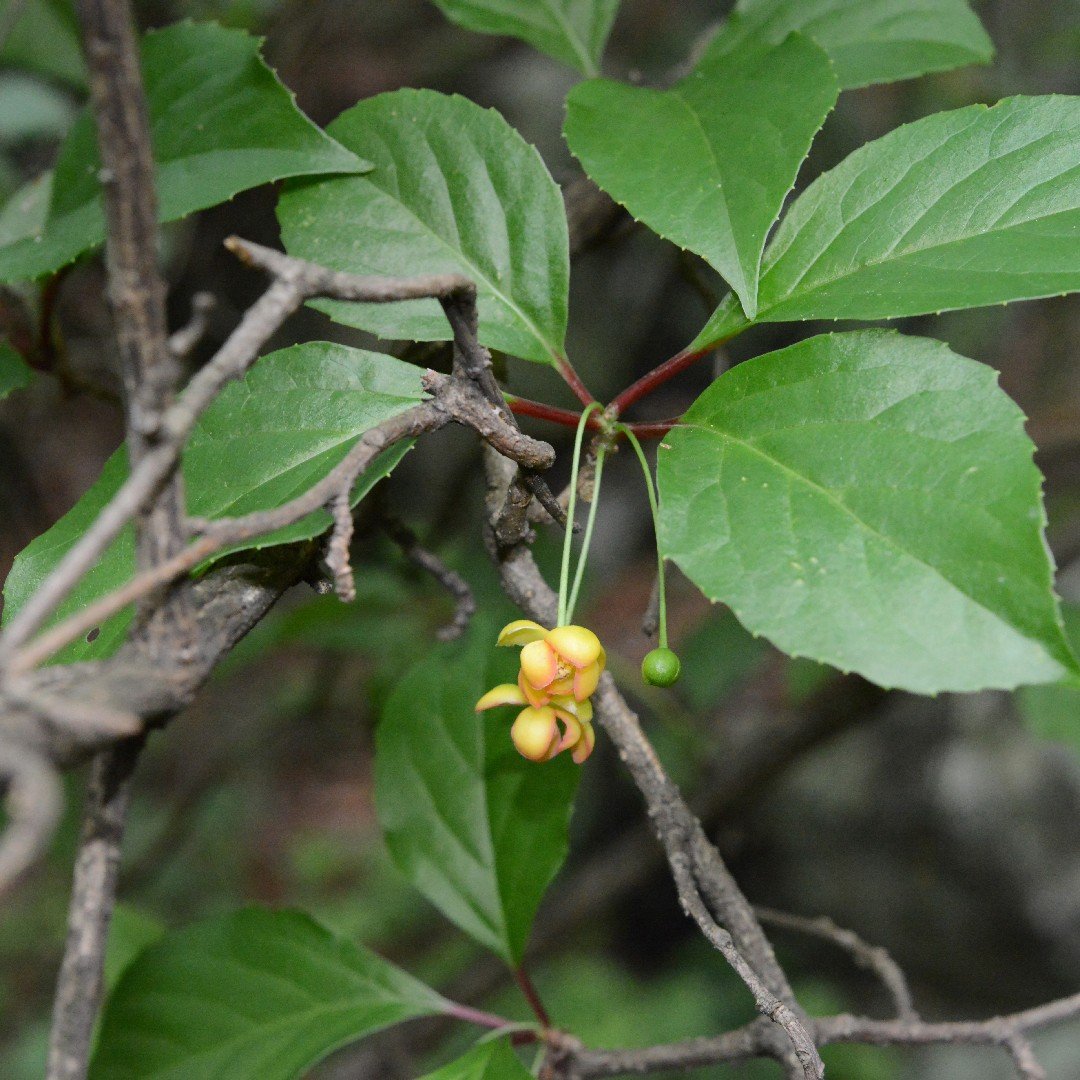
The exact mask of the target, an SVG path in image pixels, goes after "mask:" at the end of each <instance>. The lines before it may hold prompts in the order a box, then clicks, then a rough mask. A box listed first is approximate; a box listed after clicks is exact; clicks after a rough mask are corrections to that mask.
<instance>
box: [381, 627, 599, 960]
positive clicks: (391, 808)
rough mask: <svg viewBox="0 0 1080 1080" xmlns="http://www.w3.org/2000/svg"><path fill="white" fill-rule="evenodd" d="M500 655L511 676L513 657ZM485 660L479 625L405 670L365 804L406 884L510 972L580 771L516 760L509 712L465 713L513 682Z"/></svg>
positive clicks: (560, 849) (559, 850)
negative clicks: (372, 808)
mask: <svg viewBox="0 0 1080 1080" xmlns="http://www.w3.org/2000/svg"><path fill="white" fill-rule="evenodd" d="M511 651H512V652H513V653H514V654H515V655H512V656H510V655H505V653H509V652H511ZM500 652H501V653H502V652H503V651H502V650H500ZM505 653H504V655H503V656H502V659H503V660H504V661H505V664H506V665H508V666H509V667H510V668H512V665H513V664H515V663H516V661H517V656H516V650H505ZM494 654H495V634H494V633H492V632H491V629H490V627H485V626H479V627H477V628H475V629H474V631H473V633H472V634H470V637H469V640H468V642H466V643H456V644H455V645H453V646H445V647H442V648H439V649H438V650H436V651H435V652H434V653H433V655H432V656H431V657H429V658H428V659H427V660H424V661H423V662H421V663H420V664H418V665H416V666H415V667H413V668H411V669H410V670H409V671H407V672H406V673H405V675H404V677H403V678H402V679H401V682H400V683H399V685H398V686H397V687H396V689H395V690H394V692H393V694H392V695H391V696H390V698H389V700H388V701H387V704H386V708H385V710H384V713H383V718H382V722H381V723H380V725H379V729H378V733H377V737H376V755H375V800H376V805H377V807H378V812H379V820H380V821H381V822H382V827H383V830H384V832H385V834H386V843H387V846H388V847H389V849H390V854H391V855H392V856H393V858H394V861H395V862H396V863H397V864H398V866H400V867H401V869H402V871H403V872H404V874H405V875H406V877H408V878H409V880H410V881H411V882H412V883H413V885H415V886H416V888H417V889H419V890H420V892H422V893H423V894H424V895H425V896H426V897H427V898H428V899H429V900H430V901H431V902H432V903H433V904H435V906H436V907H438V908H439V910H440V911H442V913H443V914H444V915H446V917H447V918H449V919H451V920H452V921H453V922H455V923H457V925H458V926H460V927H461V929H462V930H464V931H465V932H466V933H468V934H470V935H471V936H472V937H474V938H475V939H476V940H477V941H479V942H480V943H481V944H482V945H485V946H487V947H488V948H489V949H491V950H492V951H494V952H496V953H498V954H499V955H500V956H501V957H503V959H504V960H506V961H507V962H508V963H510V964H516V963H519V962H520V961H521V958H522V955H523V953H524V951H525V946H526V943H527V941H528V937H529V931H530V929H531V926H532V921H533V918H534V916H535V915H536V909H537V907H538V906H539V904H540V900H541V898H542V897H543V895H544V892H545V890H546V889H547V886H548V884H549V883H550V881H551V879H552V878H553V877H554V876H555V873H556V872H557V871H558V869H559V867H560V866H561V865H562V862H563V860H564V859H565V857H566V851H567V845H568V840H567V829H568V826H569V821H570V810H571V805H572V802H573V797H574V792H575V790H576V788H577V783H578V774H579V769H578V767H577V766H576V765H574V764H573V762H571V761H570V760H569V758H568V756H567V755H566V754H562V755H560V756H559V757H557V758H555V760H554V761H549V762H546V763H545V764H542V765H537V764H535V763H534V762H530V761H526V760H525V759H524V758H522V757H520V756H519V755H518V753H517V751H516V750H515V749H514V746H513V744H512V743H511V741H510V725H511V722H512V720H513V715H514V714H513V713H512V712H510V711H509V710H507V709H494V710H491V711H490V712H486V713H481V714H479V715H477V714H476V713H475V712H474V711H473V705H474V704H475V702H476V701H477V700H478V699H479V698H480V696H481V695H482V694H483V693H484V692H485V691H487V690H489V689H490V688H491V687H492V686H493V685H495V684H496V683H497V682H505V681H508V680H509V679H511V678H513V676H512V675H511V674H510V670H505V671H504V673H503V676H502V677H501V678H499V677H497V676H496V675H495V674H493V673H492V663H491V662H492V660H494V659H495V655H494Z"/></svg>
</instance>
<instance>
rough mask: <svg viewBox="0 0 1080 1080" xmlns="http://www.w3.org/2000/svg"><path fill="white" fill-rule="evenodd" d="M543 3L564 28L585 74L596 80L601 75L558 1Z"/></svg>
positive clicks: (545, 0) (547, 0)
mask: <svg viewBox="0 0 1080 1080" xmlns="http://www.w3.org/2000/svg"><path fill="white" fill-rule="evenodd" d="M543 3H544V7H546V8H547V9H548V11H550V12H551V14H552V16H553V17H554V19H555V21H556V22H557V23H558V24H559V25H560V26H561V27H562V28H563V32H564V33H565V34H566V40H567V41H569V42H570V45H571V47H572V48H573V50H574V52H575V53H577V56H578V59H579V60H580V61H581V62H582V66H583V67H584V69H585V74H586V75H588V76H589V78H590V79H594V78H596V76H597V75H598V74H599V72H598V71H597V69H596V64H594V63H593V58H592V57H591V56H590V55H589V53H588V51H587V50H586V48H585V42H584V41H582V40H581V38H580V37H578V34H577V31H576V30H575V29H574V27H573V24H572V23H571V22H570V20H569V19H568V18H567V17H566V16H565V15H564V14H563V11H562V9H561V8H560V7H559V4H558V0H543Z"/></svg>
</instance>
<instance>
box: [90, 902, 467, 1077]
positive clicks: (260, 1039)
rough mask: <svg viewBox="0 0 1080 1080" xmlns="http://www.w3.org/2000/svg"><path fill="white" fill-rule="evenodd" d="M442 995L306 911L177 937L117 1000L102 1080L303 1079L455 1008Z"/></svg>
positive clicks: (98, 1060) (138, 970)
mask: <svg viewBox="0 0 1080 1080" xmlns="http://www.w3.org/2000/svg"><path fill="white" fill-rule="evenodd" d="M445 1007H446V1002H445V1001H444V999H442V998H441V997H439V995H438V994H436V993H435V992H434V991H433V990H430V989H428V987H426V986H424V985H423V984H422V983H419V982H417V981H416V980H415V979H413V978H411V977H410V976H408V975H406V974H405V972H403V971H400V970H398V969H397V968H395V967H394V966H393V965H391V964H389V963H387V962H386V961H385V960H383V959H381V958H380V957H378V956H376V955H375V954H374V953H372V952H369V951H368V950H366V949H363V948H361V947H359V946H357V945H354V944H353V943H352V942H350V941H347V940H345V939H343V938H337V937H334V935H332V934H331V933H330V932H329V931H327V930H324V929H323V928H322V927H321V926H319V925H318V924H317V923H315V922H313V921H312V920H311V919H310V918H308V916H306V915H304V914H301V913H300V912H291V911H281V912H272V911H265V910H261V909H258V908H250V909H247V910H244V911H238V912H235V913H233V914H230V915H226V916H224V917H221V918H215V919H208V920H207V921H205V922H202V923H197V924H196V925H194V926H191V927H188V928H186V929H184V930H179V931H173V932H170V933H167V934H166V935H165V936H164V937H163V938H162V939H161V940H160V941H159V942H158V943H157V944H156V945H151V946H150V947H149V948H148V949H146V950H145V951H144V952H142V953H141V954H140V955H139V957H138V959H136V960H135V962H134V963H133V964H132V965H131V967H129V968H128V970H127V972H126V973H125V974H124V976H123V978H122V979H121V980H120V983H119V985H118V986H117V988H116V990H115V992H114V993H113V995H112V996H111V997H110V999H109V1002H108V1004H107V1006H106V1009H105V1015H104V1018H103V1021H102V1026H101V1033H100V1037H99V1040H98V1046H97V1051H96V1053H95V1055H94V1058H93V1061H92V1063H91V1066H90V1077H91V1080H209V1078H211V1077H228V1078H229V1080H293V1078H295V1077H297V1076H300V1075H301V1074H302V1073H303V1072H304V1070H306V1069H308V1068H310V1067H311V1066H312V1065H314V1064H315V1063H316V1062H317V1061H320V1060H321V1059H322V1058H324V1057H326V1055H327V1054H329V1053H330V1052H331V1051H333V1050H335V1049H337V1048H338V1047H340V1046H343V1045H345V1044H346V1043H349V1042H352V1041H354V1040H356V1039H360V1038H362V1037H363V1036H365V1035H368V1034H371V1033H372V1032H374V1031H378V1030H380V1029H381V1028H384V1027H388V1026H389V1025H391V1024H399V1023H401V1022H402V1021H404V1020H410V1019H413V1018H414V1017H419V1016H430V1015H432V1014H434V1013H439V1012H442V1011H444V1009H445Z"/></svg>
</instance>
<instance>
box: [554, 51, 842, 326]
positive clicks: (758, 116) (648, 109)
mask: <svg viewBox="0 0 1080 1080" xmlns="http://www.w3.org/2000/svg"><path fill="white" fill-rule="evenodd" d="M837 93H838V88H837V84H836V78H835V76H834V75H833V73H832V65H831V64H830V62H829V58H828V56H826V55H825V53H824V52H822V50H821V49H820V48H819V47H818V46H817V45H815V44H814V43H813V42H812V41H810V40H809V39H808V38H805V37H803V36H802V35H801V34H793V35H792V36H791V37H789V38H787V39H786V40H785V41H784V42H783V43H782V44H780V45H778V46H775V47H773V46H765V47H754V46H748V47H746V48H743V49H738V50H736V51H735V52H734V53H732V54H730V55H728V54H725V53H724V52H723V51H722V50H721V49H719V48H718V47H717V45H716V44H714V45H713V46H712V47H711V48H710V49H709V50H708V51H707V52H706V53H705V55H704V56H703V57H702V59H701V62H700V63H699V64H698V66H697V67H696V68H695V69H694V70H693V71H692V72H691V73H690V74H689V75H688V76H687V77H686V78H685V79H684V80H683V81H682V82H680V83H678V84H677V85H676V86H674V87H673V88H672V89H670V90H649V89H645V88H640V87H632V86H626V85H624V84H622V83H617V82H611V81H608V80H595V81H592V82H586V83H582V84H581V85H580V86H577V87H575V88H574V90H573V91H572V92H571V94H570V97H569V99H568V102H567V114H566V127H565V134H566V140H567V142H568V143H569V144H570V149H571V150H572V151H573V152H574V154H575V155H577V157H578V158H579V159H580V161H581V163H582V165H583V166H584V167H585V171H586V172H587V173H588V174H589V176H590V177H592V179H593V180H594V181H596V183H597V184H599V185H600V187H602V188H603V189H604V190H605V191H606V192H608V194H609V195H611V196H612V197H613V198H614V199H615V200H616V201H617V202H620V203H622V204H623V205H624V206H625V207H626V208H627V209H628V210H629V211H630V213H631V214H633V215H634V217H636V218H637V219H638V220H639V221H643V222H644V223H645V224H646V225H648V226H649V228H651V229H653V230H654V231H655V232H658V233H659V234H660V235H661V236H664V237H667V239H669V240H672V241H674V242H675V243H676V244H678V245H679V246H680V247H683V248H688V249H689V250H691V251H694V252H696V253H697V254H698V255H701V256H702V257H703V258H704V259H706V260H707V261H708V262H709V263H711V264H712V265H713V266H714V267H715V268H716V269H717V270H718V271H719V272H720V273H721V274H722V275H723V276H724V277H725V278H726V279H727V281H728V283H729V284H730V285H731V287H732V289H733V290H734V291H735V294H736V295H737V296H738V297H739V299H740V300H741V301H742V305H743V308H744V309H745V311H746V313H747V315H748V316H749V317H750V318H753V316H754V315H755V314H756V312H757V291H758V268H759V266H760V264H761V252H762V249H763V248H764V246H765V238H766V236H767V235H768V232H769V229H770V228H772V225H773V223H774V222H775V221H776V218H777V216H778V215H779V213H780V208H781V206H782V205H783V202H784V198H785V196H786V195H787V193H788V192H789V191H790V190H791V186H792V184H794V183H795V176H796V174H797V173H798V171H799V165H800V164H801V163H802V160H803V158H804V157H805V156H806V154H807V151H808V150H809V149H810V143H811V141H812V140H813V138H814V135H815V133H816V132H817V130H818V128H820V127H821V125H822V123H823V122H824V120H825V117H826V116H827V115H828V113H829V110H830V109H831V108H832V107H833V105H834V104H835V102H836V95H837Z"/></svg>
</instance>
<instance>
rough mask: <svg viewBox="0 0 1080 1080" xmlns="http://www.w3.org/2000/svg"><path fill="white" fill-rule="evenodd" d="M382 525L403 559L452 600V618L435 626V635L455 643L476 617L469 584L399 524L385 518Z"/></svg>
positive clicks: (401, 523) (414, 534) (406, 528)
mask: <svg viewBox="0 0 1080 1080" xmlns="http://www.w3.org/2000/svg"><path fill="white" fill-rule="evenodd" d="M382 526H383V529H384V531H385V532H386V535H387V536H389V537H390V539H391V540H393V542H394V543H395V544H397V546H398V547H399V548H401V553H402V554H403V555H404V556H405V558H406V559H408V560H409V562H411V563H412V564H413V566H415V567H417V568H418V569H420V570H423V571H424V573H425V574H430V575H431V576H432V577H433V578H434V579H435V580H436V581H437V582H438V583H439V584H440V585H441V586H442V587H443V588H444V589H445V590H446V591H447V592H448V593H449V594H450V596H451V597H452V598H453V600H454V617H453V618H452V619H451V620H450V622H449V623H447V624H446V625H445V626H441V627H439V629H438V630H436V631H435V636H436V637H437V638H438V639H439V640H440V641H456V640H457V639H458V638H459V637H461V635H462V634H464V633H465V631H466V630H468V628H469V623H470V622H471V621H472V617H473V615H475V614H476V598H475V597H474V596H473V592H472V589H471V588H470V587H469V583H468V582H467V581H466V580H465V579H464V578H463V577H462V576H461V575H460V574H459V573H457V571H455V570H451V569H450V567H449V566H447V565H446V564H445V563H444V562H443V561H442V559H440V558H439V557H438V555H436V554H435V553H434V552H432V551H429V550H428V549H427V548H425V547H424V546H423V545H422V544H421V543H420V541H419V540H418V539H417V536H416V533H414V532H413V531H412V529H410V528H409V527H408V526H407V525H405V524H404V523H403V522H400V521H397V520H396V519H394V518H390V517H387V518H384V520H383V523H382Z"/></svg>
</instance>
